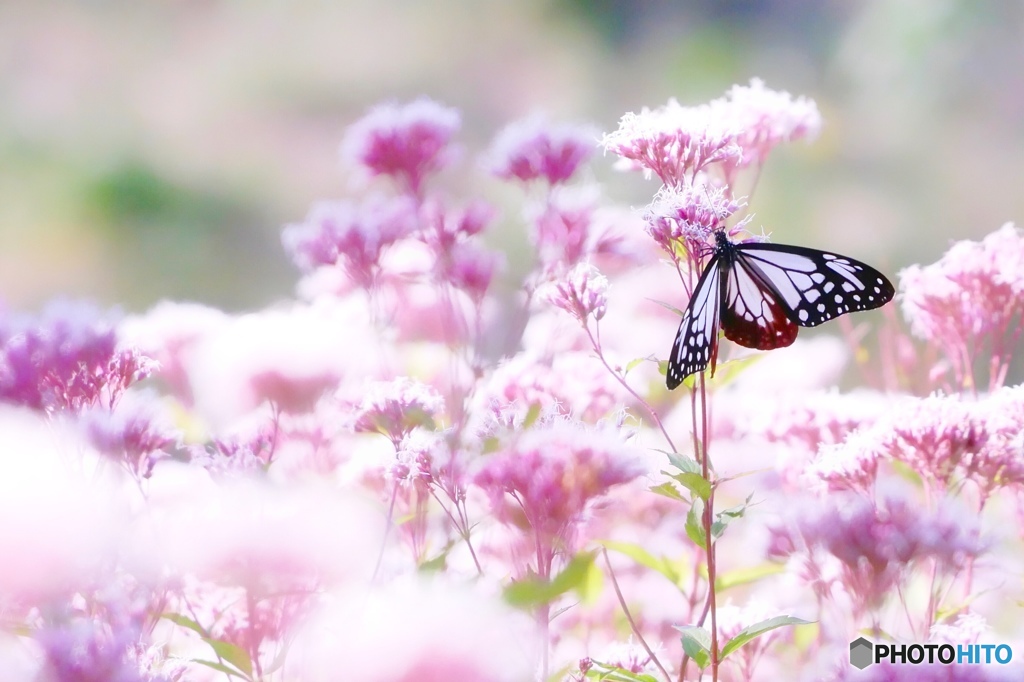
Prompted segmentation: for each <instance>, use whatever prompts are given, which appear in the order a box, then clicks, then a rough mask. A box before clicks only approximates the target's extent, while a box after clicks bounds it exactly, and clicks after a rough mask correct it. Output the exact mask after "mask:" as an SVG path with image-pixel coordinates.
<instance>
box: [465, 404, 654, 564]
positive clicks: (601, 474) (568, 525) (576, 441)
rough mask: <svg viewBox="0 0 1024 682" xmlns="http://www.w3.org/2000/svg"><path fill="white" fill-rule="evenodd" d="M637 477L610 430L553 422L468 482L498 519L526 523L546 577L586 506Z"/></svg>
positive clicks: (628, 453) (634, 462)
mask: <svg viewBox="0 0 1024 682" xmlns="http://www.w3.org/2000/svg"><path fill="white" fill-rule="evenodd" d="M641 473H643V470H642V468H641V465H640V462H639V459H638V458H637V456H636V455H635V454H634V452H633V451H632V450H631V448H629V447H628V446H627V445H626V444H625V443H624V442H623V441H622V439H621V437H620V436H619V434H617V433H616V432H614V431H613V430H611V429H609V428H593V427H588V426H586V425H584V424H581V423H579V422H570V421H558V422H554V423H552V424H549V425H546V426H543V427H536V428H533V429H531V430H529V431H526V432H525V433H522V434H520V435H518V437H516V438H515V439H514V440H513V441H512V442H511V443H510V444H509V446H508V447H507V448H506V449H504V450H503V451H502V452H500V453H498V454H495V455H491V456H489V457H487V458H486V459H485V460H484V461H483V463H482V466H481V468H480V470H479V471H478V472H477V474H476V475H475V476H474V479H473V480H474V483H475V484H476V485H477V486H479V487H480V488H481V489H482V490H483V491H484V492H485V493H487V495H488V497H490V500H491V505H492V507H493V508H494V510H495V512H496V513H497V514H498V517H499V518H500V519H502V520H503V521H506V522H514V521H515V519H516V518H522V519H524V520H525V521H526V523H527V524H528V525H529V527H530V528H531V529H532V531H533V533H535V534H536V537H537V539H538V544H539V547H540V546H541V545H542V546H543V549H540V548H539V549H538V561H539V562H540V565H539V566H538V567H537V570H538V571H539V572H540V573H541V575H547V571H548V570H549V569H550V567H551V564H550V561H551V559H552V558H553V556H554V553H555V551H556V550H566V551H571V546H567V544H568V543H570V541H571V539H572V537H571V536H572V534H573V532H574V530H575V524H577V523H578V522H579V521H581V520H582V519H583V516H584V513H585V512H586V511H587V509H588V508H589V506H590V505H591V504H592V503H593V502H594V501H596V500H597V499H599V498H600V497H602V496H603V495H605V494H606V493H607V492H608V491H609V490H610V489H611V488H613V487H614V486H616V485H620V484H622V483H627V482H629V481H632V480H633V479H635V478H636V477H638V476H640V475H641ZM510 503H511V504H510Z"/></svg>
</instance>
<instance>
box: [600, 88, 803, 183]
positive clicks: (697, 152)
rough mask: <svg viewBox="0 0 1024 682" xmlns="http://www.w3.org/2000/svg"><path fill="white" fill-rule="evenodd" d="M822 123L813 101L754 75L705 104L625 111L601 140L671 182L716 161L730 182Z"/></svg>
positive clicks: (629, 162)
mask: <svg viewBox="0 0 1024 682" xmlns="http://www.w3.org/2000/svg"><path fill="white" fill-rule="evenodd" d="M820 127H821V116H820V114H819V113H818V109H817V107H816V106H815V104H814V102H812V101H810V100H808V99H807V98H804V97H799V98H797V99H796V100H794V99H793V98H792V96H791V95H790V94H789V93H787V92H777V91H773V90H770V89H768V88H766V87H765V86H764V83H763V82H762V81H760V80H758V79H754V80H752V81H751V82H750V85H749V86H743V85H734V86H733V87H732V88H731V89H730V90H729V91H728V92H727V93H726V94H725V97H723V98H720V99H716V100H712V101H711V102H710V103H707V104H702V105H699V106H692V107H684V106H682V105H680V104H679V103H678V102H677V101H676V100H674V99H673V100H669V102H668V104H666V105H665V106H663V107H659V108H658V109H654V110H650V109H644V110H643V111H641V112H640V113H639V114H633V113H629V114H626V115H625V116H623V117H622V119H621V120H620V121H619V128H618V130H616V131H615V132H613V133H609V134H608V135H605V137H604V139H603V140H602V145H603V146H604V147H605V149H606V150H608V151H611V152H614V153H616V154H618V155H619V156H621V157H622V158H623V159H624V160H625V162H626V163H625V165H626V167H627V168H635V169H642V170H644V171H645V172H653V173H654V174H655V175H656V176H658V178H660V179H661V181H662V184H664V185H667V186H670V187H681V186H683V185H686V184H694V181H695V180H696V177H697V174H698V173H700V172H704V171H710V170H713V168H714V167H715V166H717V167H718V169H719V170H720V171H721V175H722V177H723V179H725V181H726V182H727V183H728V184H731V183H732V182H733V180H734V179H735V175H736V172H737V171H738V170H740V169H742V168H745V167H748V166H760V165H761V164H763V163H764V160H765V157H766V156H767V154H768V152H769V151H771V149H772V148H774V147H775V146H777V145H778V144H779V143H781V142H786V141H789V140H795V139H799V138H805V137H813V136H814V135H816V134H817V132H818V129H819V128H820Z"/></svg>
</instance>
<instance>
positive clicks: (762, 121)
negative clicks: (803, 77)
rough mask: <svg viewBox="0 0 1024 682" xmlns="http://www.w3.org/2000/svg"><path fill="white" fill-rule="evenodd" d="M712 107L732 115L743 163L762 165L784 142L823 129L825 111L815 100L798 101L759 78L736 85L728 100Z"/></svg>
mask: <svg viewBox="0 0 1024 682" xmlns="http://www.w3.org/2000/svg"><path fill="white" fill-rule="evenodd" d="M712 106H714V107H716V108H717V109H719V110H722V111H723V114H724V115H730V116H731V123H732V126H733V128H734V129H735V130H736V131H737V135H736V142H737V144H739V146H740V148H741V149H742V150H743V156H742V160H741V162H740V165H741V166H750V165H756V166H760V165H761V164H763V163H764V161H765V158H766V157H767V156H768V152H770V151H771V150H772V149H773V148H774V147H776V146H778V145H779V144H780V143H781V142H789V141H790V140H798V139H802V138H814V137H816V136H817V135H818V131H819V130H820V129H821V114H819V113H818V107H817V105H815V103H814V102H813V101H812V100H809V99H807V98H806V97H798V98H797V99H795V100H794V99H793V97H792V96H791V95H790V94H789V93H788V92H778V91H775V90H769V89H768V88H766V87H765V85H764V81H762V80H761V79H759V78H753V79H751V81H750V85H734V86H732V88H731V89H730V90H729V91H728V92H727V93H726V95H725V99H724V100H716V101H715V102H713V103H712Z"/></svg>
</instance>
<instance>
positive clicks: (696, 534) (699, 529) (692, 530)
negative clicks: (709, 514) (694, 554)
mask: <svg viewBox="0 0 1024 682" xmlns="http://www.w3.org/2000/svg"><path fill="white" fill-rule="evenodd" d="M703 516H704V502H703V501H702V500H700V499H696V500H694V501H693V506H692V507H690V511H689V513H688V514H687V515H686V535H687V537H689V538H690V540H692V541H693V544H695V545H697V546H698V547H700V548H701V549H707V545H705V544H704V540H705V538H704V524H703V522H702V519H701V517H703Z"/></svg>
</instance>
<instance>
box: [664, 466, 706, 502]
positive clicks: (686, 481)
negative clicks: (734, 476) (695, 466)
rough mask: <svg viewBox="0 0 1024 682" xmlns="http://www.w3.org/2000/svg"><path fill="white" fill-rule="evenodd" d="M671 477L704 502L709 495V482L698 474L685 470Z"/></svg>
mask: <svg viewBox="0 0 1024 682" xmlns="http://www.w3.org/2000/svg"><path fill="white" fill-rule="evenodd" d="M672 479H673V480H675V481H678V482H679V483H680V484H682V486H683V487H684V488H686V489H687V490H689V491H690V492H691V493H693V494H694V495H696V496H697V497H699V498H700V499H702V500H704V501H705V502H707V501H708V498H709V497H711V483H710V482H709V481H708V479H706V478H704V477H703V476H701V475H700V474H694V473H690V472H686V473H682V474H676V475H675V476H673V477H672Z"/></svg>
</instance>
